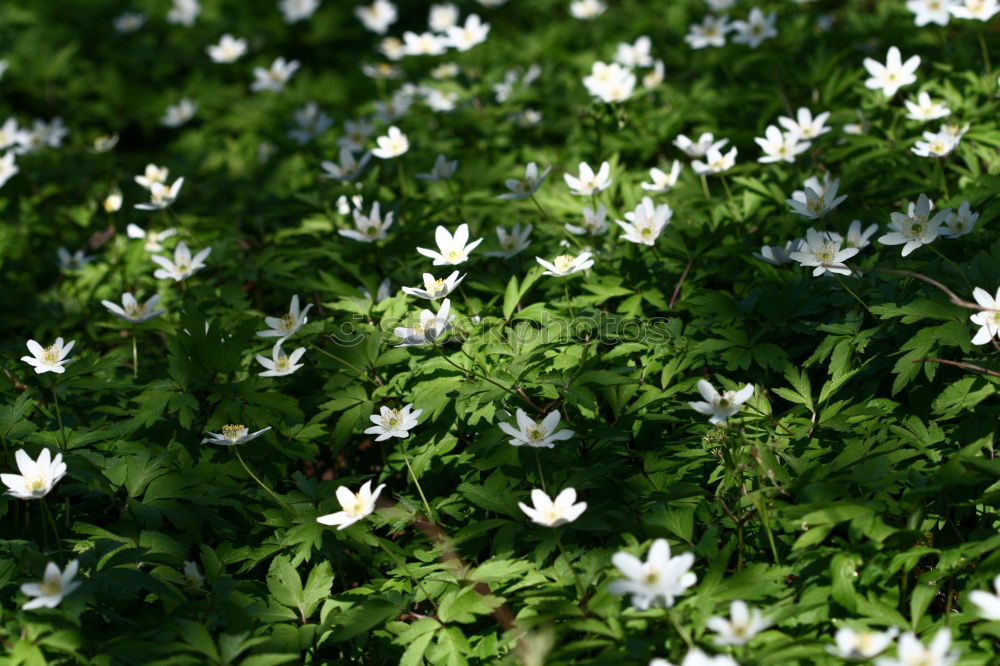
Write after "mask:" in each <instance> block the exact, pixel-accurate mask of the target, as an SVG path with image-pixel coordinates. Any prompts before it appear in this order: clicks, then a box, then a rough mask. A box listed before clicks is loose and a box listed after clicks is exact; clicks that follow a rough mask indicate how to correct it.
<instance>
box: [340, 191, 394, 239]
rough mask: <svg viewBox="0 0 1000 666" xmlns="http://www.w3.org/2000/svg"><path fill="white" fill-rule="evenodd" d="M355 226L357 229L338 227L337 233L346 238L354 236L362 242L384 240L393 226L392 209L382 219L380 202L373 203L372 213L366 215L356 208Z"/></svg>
mask: <svg viewBox="0 0 1000 666" xmlns="http://www.w3.org/2000/svg"><path fill="white" fill-rule="evenodd" d="M353 213H354V226H356V227H357V230H355V229H338V230H337V233H338V234H340V235H341V236H344V237H345V238H353V239H354V240H356V241H361V242H362V243H373V242H375V241H377V240H384V239H385V236H386V232H387V231H388V230H389V227H391V226H392V211H389V212H388V213H386V214H385V219H384V220H383V219H382V215H381V211H380V209H379V204H378V202H377V201H376V202H375V203H373V204H372V212H371V214H370V215H365V214H364V213H362V212H361V211H360V210H358V209H357V208H355V209H354V211H353Z"/></svg>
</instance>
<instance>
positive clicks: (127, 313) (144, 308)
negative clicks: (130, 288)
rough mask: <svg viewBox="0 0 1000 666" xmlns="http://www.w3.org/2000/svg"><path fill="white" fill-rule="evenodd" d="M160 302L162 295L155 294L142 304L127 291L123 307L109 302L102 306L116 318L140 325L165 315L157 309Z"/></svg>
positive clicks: (102, 302)
mask: <svg viewBox="0 0 1000 666" xmlns="http://www.w3.org/2000/svg"><path fill="white" fill-rule="evenodd" d="M159 302H160V295H159V294H153V295H152V296H150V297H149V299H148V300H147V301H146V302H145V303H141V304H140V303H139V302H138V301H137V300H135V296H133V295H132V294H130V293H129V292H127V291H126V292H125V293H124V294H122V304H121V305H118V304H117V303H115V302H113V301H107V300H104V301H101V305H103V306H104V307H106V308H107V309H108V310H109V311H110V312H111V314H113V315H115V316H116V317H119V318H120V319H124V320H125V321H127V322H131V323H133V324H139V323H142V322H144V321H148V320H150V319H152V318H153V317H158V316H159V315H161V314H163V310H157V309H156V304H157V303H159Z"/></svg>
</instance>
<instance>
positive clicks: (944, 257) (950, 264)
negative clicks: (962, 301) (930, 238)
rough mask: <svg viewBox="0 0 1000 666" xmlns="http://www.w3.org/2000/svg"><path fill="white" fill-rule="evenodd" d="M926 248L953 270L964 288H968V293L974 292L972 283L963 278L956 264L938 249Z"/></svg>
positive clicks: (928, 246)
mask: <svg viewBox="0 0 1000 666" xmlns="http://www.w3.org/2000/svg"><path fill="white" fill-rule="evenodd" d="M927 248H928V249H929V250H930V251H931V252H933V253H934V254H936V255H937V256H939V257H941V258H942V259H943V260H944V261H945V262H946V263H947V264H948V265H949V266H951V267H952V268H954V269H955V271H956V272H957V273H958V274H959V275H961V276H962V280H963V281H964V282H965V286H966V287H968V289H969V291H973V290H974V287H973V286H972V283H971V282H969V278H968V277H966V276H965V271H963V270H962V269H961V267H960V266H959V265H958V264H956V263H955V262H954V261H952V260H951V259H949V258H948V257H946V256H945V255H944V253H943V252H941V251H940V250H939V249H937V248H936V247H934V246H933V245H927Z"/></svg>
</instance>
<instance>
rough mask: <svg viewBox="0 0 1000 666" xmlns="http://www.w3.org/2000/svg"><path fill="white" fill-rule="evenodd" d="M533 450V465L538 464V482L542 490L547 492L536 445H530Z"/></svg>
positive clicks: (540, 457) (540, 458)
mask: <svg viewBox="0 0 1000 666" xmlns="http://www.w3.org/2000/svg"><path fill="white" fill-rule="evenodd" d="M531 448H532V449H534V451H535V465H537V466H538V482H539V483H541V484H542V490H543V491H545V492H548V490H546V489H545V474H543V473H542V456H541V455H540V454H539V453H538V447H537V446H533V447H531Z"/></svg>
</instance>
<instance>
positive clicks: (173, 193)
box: [135, 177, 184, 210]
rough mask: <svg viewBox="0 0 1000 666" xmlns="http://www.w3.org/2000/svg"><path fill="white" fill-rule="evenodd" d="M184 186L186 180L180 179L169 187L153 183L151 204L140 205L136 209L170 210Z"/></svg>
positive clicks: (150, 194) (150, 193) (150, 197)
mask: <svg viewBox="0 0 1000 666" xmlns="http://www.w3.org/2000/svg"><path fill="white" fill-rule="evenodd" d="M182 185H184V178H183V177H182V178H178V179H177V180H175V181H174V184H173V185H171V186H170V187H167V186H166V185H165V184H164V183H153V184H151V185H150V186H149V203H139V204H136V205H135V207H136V208H138V209H139V210H163V209H164V208H169V207H170V205H171V204H172V203H174V201H176V200H177V193H178V192H180V191H181V186H182Z"/></svg>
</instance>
